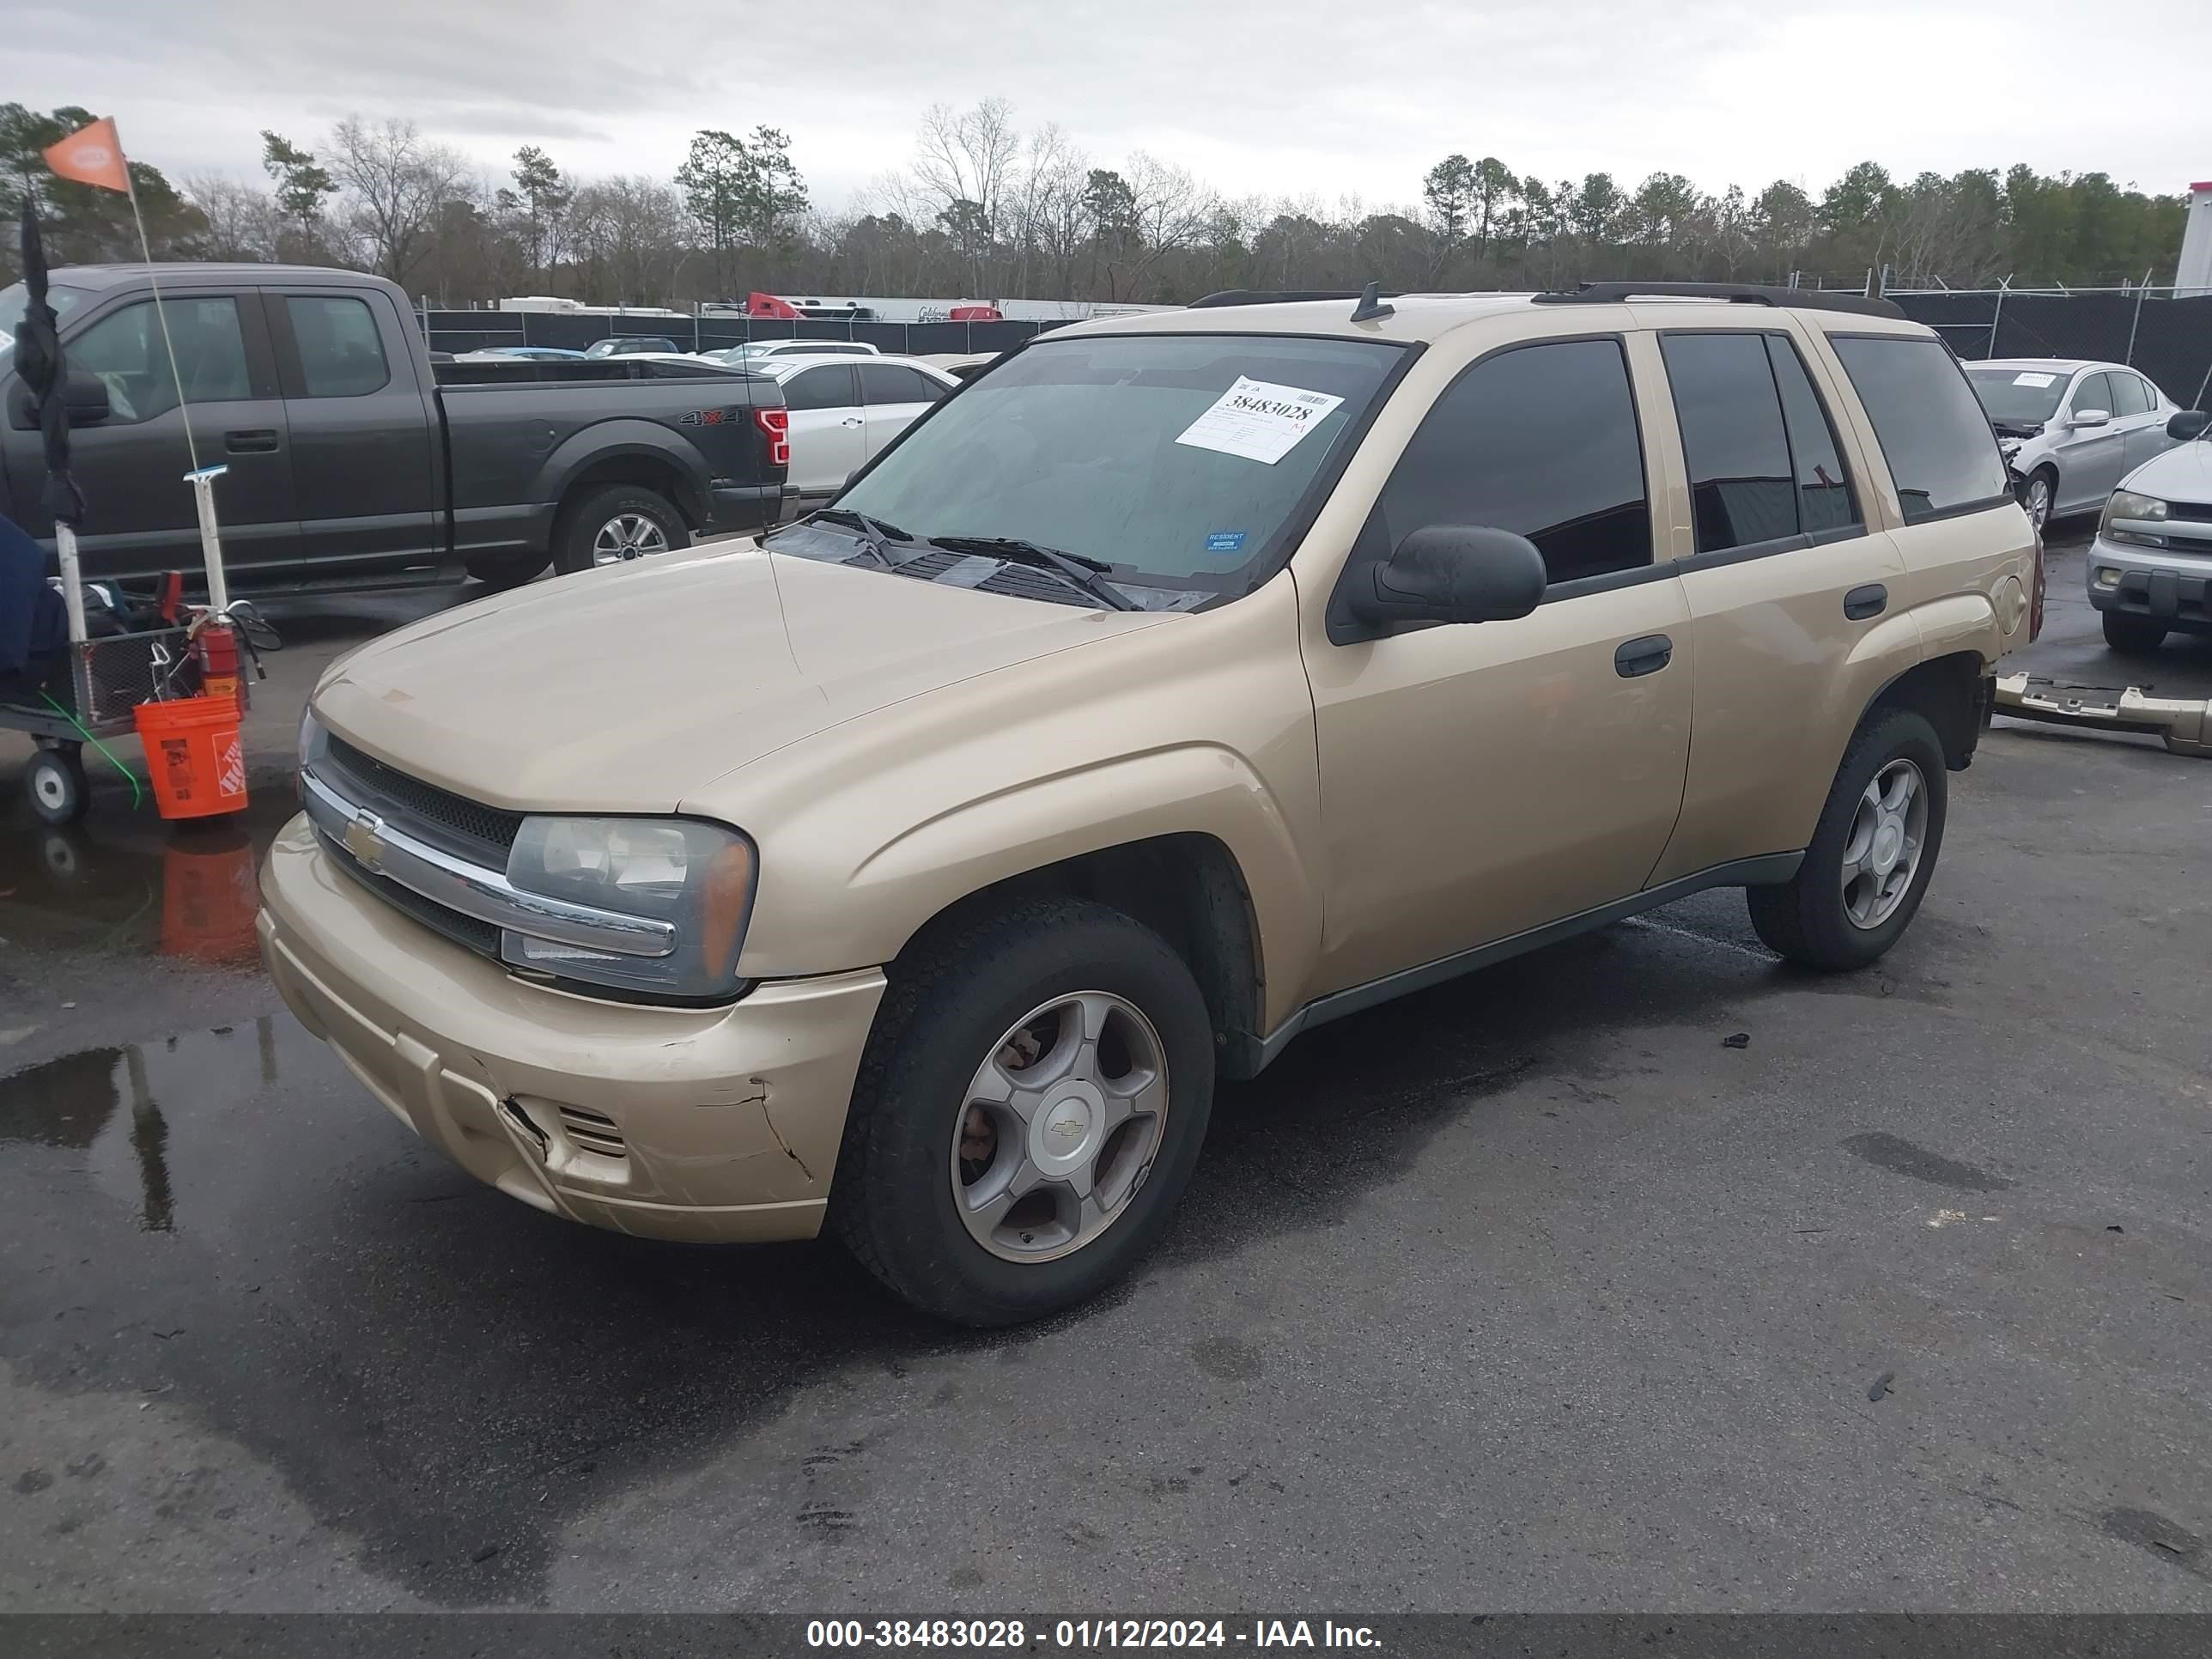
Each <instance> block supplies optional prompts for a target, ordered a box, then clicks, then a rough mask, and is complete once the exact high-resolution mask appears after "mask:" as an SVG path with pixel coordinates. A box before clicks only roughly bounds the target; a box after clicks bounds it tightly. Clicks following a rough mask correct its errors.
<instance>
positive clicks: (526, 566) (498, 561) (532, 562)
mask: <svg viewBox="0 0 2212 1659" xmlns="http://www.w3.org/2000/svg"><path fill="white" fill-rule="evenodd" d="M551 562H552V557H551V556H550V554H545V553H489V554H486V555H485V556H483V557H482V558H477V559H471V560H470V561H469V562H468V572H469V574H471V576H474V577H475V578H476V579H477V580H478V581H480V582H482V583H483V585H484V586H486V587H489V588H493V589H495V590H498V589H505V588H509V587H520V586H522V585H523V583H525V582H526V581H529V580H532V578H534V577H535V576H536V575H537V574H538V572H539V571H541V570H543V569H544V568H545V567H546V566H547V565H548V564H550V563H551Z"/></svg>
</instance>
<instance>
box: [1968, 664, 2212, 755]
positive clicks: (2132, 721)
mask: <svg viewBox="0 0 2212 1659" xmlns="http://www.w3.org/2000/svg"><path fill="white" fill-rule="evenodd" d="M1996 712H1997V713H1998V714H2004V715H2008V716H2009V717H2010V718H2012V719H2014V720H2033V721H2035V722H2037V723H2039V724H2040V725H2045V726H2071V727H2072V728H2074V729H2075V731H2083V732H2133V733H2136V734H2137V735H2139V736H2143V737H2153V738H2158V739H2159V740H2160V741H2161V742H2162V743H2164V744H2166V749H2167V750H2169V751H2170V752H2172V753H2173V754H2176V755H2189V756H2193V757H2197V758H2200V759H2207V760H2212V703H2207V702H2201V701H2191V700H2189V699H2186V698H2180V697H2147V696H2144V695H2143V694H2142V692H2141V691H2140V690H2137V689H2136V687H2134V686H2132V685H2131V686H2130V687H2128V689H2127V690H2124V691H2123V692H2121V693H2120V695H2119V697H2118V700H2117V701H2114V702H2100V701H2093V700H2092V699H2090V698H2087V697H2082V696H2062V695H2061V694H2060V693H2059V692H2058V691H2057V690H2055V689H2044V690H2038V689H2036V687H2035V684H2034V682H2033V680H2032V679H2031V678H2030V677H2029V676H2028V675H2027V674H2024V673H2021V674H2007V675H2004V676H2002V678H1999V679H1998V681H1997V688H1996Z"/></svg>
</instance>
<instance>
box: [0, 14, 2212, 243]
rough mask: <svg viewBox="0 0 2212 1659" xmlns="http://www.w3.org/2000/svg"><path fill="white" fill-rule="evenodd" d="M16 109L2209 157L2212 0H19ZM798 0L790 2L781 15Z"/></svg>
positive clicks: (1318, 159) (1296, 171)
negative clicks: (1003, 116) (990, 126)
mask: <svg viewBox="0 0 2212 1659" xmlns="http://www.w3.org/2000/svg"><path fill="white" fill-rule="evenodd" d="M9 10H10V11H11V12H12V13H13V14H14V15H13V18H12V20H11V21H10V22H9V25H8V27H7V31H6V38H7V46H6V50H5V55H4V59H0V101H20V102H22V103H27V104H31V105H34V106H39V107H41V108H45V107H51V106H55V105H58V104H82V105H85V106H88V107H90V108H92V109H94V111H96V112H100V113H103V114H112V115H114V116H116V117H117V118H118V121H119V123H120V125H121V130H122V134H123V140H124V145H125V149H127V150H128V151H129V153H130V154H131V156H132V157H133V158H134V159H137V160H139V161H149V162H151V163H153V164H154V165H155V166H156V167H161V169H162V170H163V171H164V172H166V173H169V174H170V175H171V176H172V177H175V176H178V175H181V174H186V173H197V172H201V171H204V170H210V169H221V170H227V171H230V172H234V173H250V172H252V170H253V169H254V167H255V165H256V163H257V161H258V156H259V151H260V140H259V138H258V131H259V130H260V129H261V128H263V127H273V128H275V129H276V130H277V131H281V132H283V133H284V134H285V135H286V136H288V137H291V138H293V139H294V140H295V141H296V142H299V143H305V144H308V145H310V146H312V145H313V144H314V143H316V142H317V141H318V140H319V137H320V136H321V135H322V134H323V133H324V132H325V131H327V130H328V129H329V127H330V125H331V122H332V121H333V120H334V119H337V118H339V117H342V116H343V115H346V114H348V113H349V112H361V113H363V114H367V115H371V116H381V115H386V114H392V115H403V116H409V117H411V118H414V119H415V120H416V121H418V122H419V123H420V124H421V125H422V127H423V129H424V130H425V131H427V132H428V133H429V134H431V135H432V136H434V137H438V138H441V139H443V140H445V141H447V142H448V143H453V144H454V145H456V146H458V147H459V148H461V149H464V150H465V151H467V152H468V153H469V154H471V155H474V156H476V157H477V158H479V159H481V160H482V161H483V163H484V164H485V166H486V167H487V168H489V169H492V170H495V171H504V167H505V163H506V158H507V157H508V156H509V155H512V153H513V150H514V149H515V147H516V146H517V145H519V144H524V143H535V144H538V145H540V146H542V147H544V149H547V150H549V151H550V153H551V154H552V155H553V156H554V158H555V160H556V161H559V162H560V163H561V164H562V166H563V167H567V168H568V169H569V170H570V171H571V172H573V173H581V174H585V175H590V174H595V173H613V172H642V173H653V174H656V175H659V176H661V177H664V178H665V176H666V175H667V174H668V173H671V171H672V170H673V169H674V167H676V165H677V163H678V161H680V160H681V159H682V157H683V154H684V146H685V143H687V141H688V139H689V137H690V133H691V131H693V130H694V129H696V128H698V127H702V126H717V127H726V128H731V129H733V130H737V131H745V130H748V129H750V128H751V127H753V126H755V125H760V124H763V123H765V124H766V125H771V126H777V127H781V128H783V129H784V130H785V131H787V132H788V133H789V134H790V135H791V137H792V140H793V157H794V159H795V160H796V161H798V163H799V167H800V170H801V171H802V172H803V173H804V174H805V178H806V179H807V182H808V184H809V185H810V186H811V189H812V191H813V193H814V197H815V200H816V202H817V204H819V205H821V206H823V207H825V208H828V209H830V210H841V209H842V208H843V207H844V206H846V205H847V204H848V202H849V200H850V199H851V197H852V195H853V192H854V191H855V190H857V189H859V188H860V187H862V186H864V185H866V183H867V182H868V181H869V180H870V179H874V178H877V177H878V176H880V175H882V174H883V173H886V172H888V171H890V170H892V169H894V168H896V167H900V166H902V165H903V164H904V162H905V161H907V159H908V156H909V155H911V153H912V149H913V134H914V129H915V123H916V121H917V119H918V118H919V117H920V116H921V112H923V110H924V109H926V108H927V106H929V105H930V104H932V103H933V102H939V101H943V102H947V103H951V104H953V105H956V106H965V105H967V104H969V103H972V102H974V101H975V100H977V99H981V98H985V97H989V96H993V95H997V96H1000V97H1004V98H1006V99H1007V100H1009V101H1011V102H1012V105H1013V106H1014V108H1015V112H1016V116H1017V118H1018V120H1019V121H1020V122H1021V123H1022V124H1023V125H1024V126H1027V125H1033V124H1036V123H1041V122H1043V121H1046V120H1055V121H1058V122H1059V123H1060V125H1061V126H1062V127H1064V128H1065V129H1066V130H1067V131H1068V132H1069V134H1070V135H1071V136H1072V137H1073V138H1074V139H1075V140H1076V142H1077V143H1079V145H1080V146H1081V147H1082V148H1083V149H1085V150H1086V151H1088V152H1089V153H1090V155H1091V157H1092V158H1093V160H1094V161H1095V162H1111V161H1115V159H1117V158H1119V157H1120V156H1121V155H1125V154H1126V153H1127V152H1128V151H1129V150H1131V149H1148V150H1150V151H1152V153H1154V154H1155V155H1159V156H1162V157H1164V158H1166V159H1169V160H1171V161H1178V162H1181V163H1182V164H1183V165H1184V166H1186V167H1189V168H1190V169H1191V170H1192V171H1193V172H1194V173H1197V174H1199V175H1200V177H1201V178H1202V179H1205V180H1206V181H1207V182H1209V183H1211V184H1212V185H1214V186H1216V187H1217V188H1218V189H1219V190H1221V191H1224V192H1225V193H1226V194H1228V195H1231V196H1243V195H1248V194H1263V195H1279V194H1280V195H1303V194H1305V193H1308V192H1313V193H1316V194H1318V195H1319V196H1320V197H1322V199H1323V200H1325V201H1334V199H1335V198H1336V197H1339V196H1340V195H1343V194H1346V193H1356V194H1358V196H1360V197H1363V198H1364V199H1365V201H1366V202H1368V203H1369V204H1386V203H1404V202H1411V201H1413V200H1414V199H1416V197H1418V194H1419V184H1420V178H1421V174H1422V173H1424V172H1425V170H1426V169H1427V168H1428V167H1429V166H1430V165H1431V163H1433V162H1434V161H1437V159H1438V158H1439V157H1441V156H1443V155H1447V154H1449V153H1450V152H1451V151H1453V150H1462V151H1465V152H1466V153H1467V154H1468V155H1473V156H1480V155H1485V154H1494V155H1498V156H1499V157H1501V158H1503V159H1504V161H1506V162H1507V163H1508V165H1510V167H1513V169H1514V170H1515V171H1516V173H1523V174H1525V173H1539V174H1541V175H1542V176H1543V177H1545V178H1547V179H1556V178H1560V177H1566V176H1577V177H1578V176H1580V175H1581V174H1582V173H1586V172H1589V171H1592V170H1595V169H1599V168H1605V169H1608V170H1610V171H1612V172H1613V173H1614V174H1615V175H1616V176H1617V177H1619V178H1620V181H1621V182H1622V183H1623V184H1624V185H1633V183H1634V182H1635V181H1636V180H1637V179H1640V178H1642V177H1643V176H1644V174H1646V173H1651V172H1654V171H1661V170H1663V171H1668V172H1676V173H1687V174H1688V175H1689V176H1690V177H1691V178H1692V179H1694V180H1696V181H1697V182H1698V183H1699V185H1704V186H1705V187H1707V188H1711V189H1717V188H1720V187H1721V186H1723V185H1728V184H1730V183H1739V184H1741V185H1745V186H1746V187H1747V188H1748V189H1750V190H1752V191H1754V192H1755V191H1757V190H1758V189H1759V187H1760V186H1762V185H1765V184H1766V183H1767V182H1769V181H1770V180H1771V179H1776V178H1790V179H1797V180H1799V181H1800V182H1802V183H1804V184H1806V185H1808V186H1809V187H1811V188H1814V189H1815V190H1817V189H1818V188H1819V187H1820V185H1823V184H1825V183H1826V181H1827V180H1828V179H1831V178H1832V177H1833V176H1834V175H1835V174H1836V173H1839V172H1840V171H1842V169H1843V168H1844V167H1846V166H1848V165H1849V164H1850V163H1851V162H1852V161H1858V160H1860V159H1863V158H1865V157H1869V156H1870V157H1872V158H1874V159H1875V160H1877V161H1881V162H1882V163H1883V164H1884V165H1886V166H1887V167H1889V168H1890V169H1891V170H1892V171H1893V173H1899V174H1901V175H1910V174H1911V173H1917V172H1918V171H1920V170H1922V169H1923V168H1929V167H1933V168H1936V169H1939V170H1942V171H1946V172H1949V171H1954V170H1956V169H1958V168H1960V167H2003V166H2006V165H2008V164H2010V163H2012V162H2015V161H2027V162H2029V163H2031V164H2033V166H2035V167H2038V168H2039V169H2041V170H2044V171H2045V172H2055V171H2057V170H2059V169H2061V168H2071V169H2073V170H2074V171H2075V172H2088V171H2093V170H2101V171H2104V172H2106V173H2111V174H2112V176H2113V177H2114V178H2116V179H2118V180H2120V181H2121V182H2122V183H2129V182H2132V183H2134V184H2136V185H2138V186H2140V187H2141V188H2143V189H2146V190H2155V191H2179V190H2182V189H2185V188H2186V187H2187V185H2188V184H2189V183H2190V182H2191V180H2192V179H2212V99H2208V98H2205V97H2204V96H2203V95H2202V93H2203V87H2204V86H2205V84H2206V75H2205V69H2206V64H2207V63H2208V58H2207V56H2206V49H2207V48H2208V47H2212V7H2208V6H2207V5H2206V4H2205V3H2203V0H2186V3H2181V0H2132V3H2130V4H2128V5H2126V6H2124V7H2118V6H2112V5H2109V4H2107V5H2102V6H2099V5H2087V4H2084V3H2081V0H2070V3H2069V0H2051V3H2046V0H2009V3H2005V4H1996V3H1990V0H1923V3H1920V4H1917V5H1904V4H1894V3H1891V0H1881V3H1878V4H1876V5H1875V6H1873V7H1871V8H1869V9H1862V10H1857V11H1852V10H1850V9H1845V8H1839V7H1838V6H1836V5H1835V4H1834V3H1832V0H1828V3H1823V4H1819V5H1810V4H1808V5H1800V4H1798V3H1796V0H1759V3H1737V0H1674V3H1672V4H1668V5H1657V6H1655V5H1652V4H1650V3H1649V0H1548V3H1545V4H1542V5H1541V6H1527V7H1522V8H1518V9H1481V8H1477V7H1475V6H1472V5H1464V4H1459V5H1453V4H1438V3H1432V4H1421V3H1413V0H1195V3H1194V0H1096V3H1094V0H1061V3H1059V4H1057V5H1051V6H1024V5H1021V4H1019V3H1007V0H995V3H981V0H962V3H957V4H955V3H947V0H902V3H888V0H835V3H830V4H827V5H817V4H811V3H810V4H800V5H775V4H748V5H744V6H739V5H735V4H732V3H729V0H719V3H709V0H627V3H616V0H343V3H339V0H100V3H98V4H96V5H91V6H84V7H70V8H68V9H64V8H63V7H61V6H59V5H52V4H40V5H38V6H36V7H35V9H26V8H25V7H24V6H23V5H22V4H21V0H13V3H10V4H9ZM786 19H788V20H789V21H788V23H786V22H785V21H782V20H786Z"/></svg>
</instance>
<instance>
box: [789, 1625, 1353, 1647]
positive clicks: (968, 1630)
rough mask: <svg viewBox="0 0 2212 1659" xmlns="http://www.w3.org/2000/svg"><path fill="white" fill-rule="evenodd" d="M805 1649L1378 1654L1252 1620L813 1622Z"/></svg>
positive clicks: (1329, 1631) (1309, 1631)
mask: <svg viewBox="0 0 2212 1659" xmlns="http://www.w3.org/2000/svg"><path fill="white" fill-rule="evenodd" d="M806 1645H807V1646H808V1647H810V1648H955V1649H957V1648H981V1649H1000V1650H1008V1649H1018V1648H1041V1647H1044V1646H1047V1645H1050V1646H1052V1647H1054V1648H1062V1649H1067V1648H1072V1649H1078V1650H1089V1649H1096V1648H1201V1647H1211V1648H1225V1647H1248V1648H1364V1649H1369V1650H1372V1649H1376V1648H1379V1647H1380V1646H1381V1645H1382V1644H1381V1641H1380V1640H1379V1638H1377V1637H1376V1634H1375V1632H1374V1630H1373V1629H1372V1628H1371V1627H1370V1626H1366V1625H1340V1624H1338V1623H1336V1622H1335V1621H1334V1620H1328V1619H1323V1620H1319V1621H1315V1620H1306V1619H1255V1620H1252V1621H1251V1622H1250V1626H1249V1628H1244V1627H1240V1626H1232V1625H1231V1624H1230V1622H1229V1621H1228V1620H1223V1619H1058V1620H1052V1621H1050V1622H1049V1623H1048V1622H1047V1621H1045V1620H1034V1621H1029V1620H1019V1619H896V1620H891V1619H877V1620H860V1619H816V1620H809V1621H808V1623H807V1626H806Z"/></svg>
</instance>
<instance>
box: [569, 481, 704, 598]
mask: <svg viewBox="0 0 2212 1659" xmlns="http://www.w3.org/2000/svg"><path fill="white" fill-rule="evenodd" d="M647 526H649V528H647ZM656 541H657V543H658V545H653V544H651V543H653V542H656ZM639 542H644V543H647V544H646V545H642V546H636V547H635V550H632V551H622V552H617V551H616V549H615V544H619V543H629V544H636V543H639ZM690 545H691V529H690V526H688V525H686V524H685V523H684V515H683V514H682V513H678V511H677V510H676V504H675V503H674V502H672V501H670V500H669V499H668V497H666V496H665V495H659V494H657V493H655V492H654V491H653V490H650V489H646V488H645V487H644V486H643V485H642V484H610V485H608V486H607V487H606V488H605V489H595V490H593V491H592V493H591V494H590V495H586V496H584V497H583V498H582V499H581V500H580V501H574V502H572V503H571V504H570V505H569V506H568V507H564V508H563V509H562V513H561V521H560V523H559V524H558V525H556V526H555V527H554V531H553V568H555V569H556V570H558V571H559V572H560V573H561V574H562V575H564V576H568V575H574V574H575V573H576V572H578V571H580V570H589V569H591V568H592V567H593V566H594V565H596V564H599V563H600V562H602V559H601V555H602V554H608V553H612V554H613V555H614V556H610V557H607V558H606V559H605V561H604V562H606V563H610V564H612V563H617V562H622V561H624V560H629V559H635V558H639V557H643V556H651V555H653V554H654V553H660V552H673V551H674V550H676V549H678V548H679V547H689V546H690Z"/></svg>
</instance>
